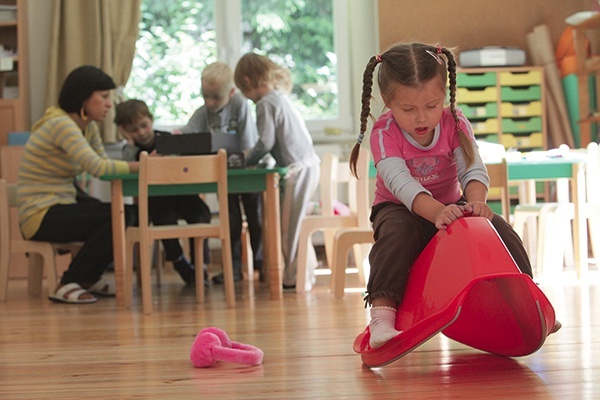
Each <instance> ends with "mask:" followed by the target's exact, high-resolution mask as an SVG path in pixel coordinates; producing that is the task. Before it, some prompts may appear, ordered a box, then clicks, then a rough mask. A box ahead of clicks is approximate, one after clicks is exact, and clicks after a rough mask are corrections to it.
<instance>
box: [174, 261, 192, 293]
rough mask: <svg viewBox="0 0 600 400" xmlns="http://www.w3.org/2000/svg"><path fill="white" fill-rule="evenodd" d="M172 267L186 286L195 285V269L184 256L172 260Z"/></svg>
mask: <svg viewBox="0 0 600 400" xmlns="http://www.w3.org/2000/svg"><path fill="white" fill-rule="evenodd" d="M173 267H174V268H175V271H177V272H178V273H179V275H180V276H181V279H183V281H184V282H185V283H186V284H187V285H188V286H195V285H196V270H195V268H194V266H193V265H192V264H190V262H189V261H188V260H187V259H186V258H185V257H184V256H181V257H179V258H178V259H177V260H175V261H173Z"/></svg>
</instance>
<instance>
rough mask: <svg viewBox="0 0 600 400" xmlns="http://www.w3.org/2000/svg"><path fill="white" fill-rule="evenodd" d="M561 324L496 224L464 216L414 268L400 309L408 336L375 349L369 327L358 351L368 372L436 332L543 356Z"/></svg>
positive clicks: (504, 351) (496, 350) (501, 351)
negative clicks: (541, 350)
mask: <svg viewBox="0 0 600 400" xmlns="http://www.w3.org/2000/svg"><path fill="white" fill-rule="evenodd" d="M555 323H556V320H555V315H554V309H553V308H552V305H551V304H550V302H549V301H548V299H547V298H546V296H545V295H544V293H542V291H541V290H540V289H539V288H538V287H537V285H536V284H535V283H534V282H533V281H532V280H531V278H530V277H529V276H528V275H525V274H522V273H521V272H520V271H519V269H518V267H517V265H516V264H515V262H514V260H513V258H512V257H511V255H510V253H509V252H508V250H507V249H506V247H505V245H504V243H503V242H502V240H501V239H500V237H499V236H498V234H497V232H496V230H495V229H494V228H493V226H492V225H491V223H490V222H489V221H488V220H487V219H486V218H483V217H465V218H460V219H458V220H457V221H455V222H454V223H453V224H452V225H450V226H449V227H448V228H447V229H446V230H441V231H439V232H438V233H437V234H436V235H435V236H434V237H433V238H432V239H431V241H430V242H429V243H428V244H427V246H426V247H425V249H424V250H423V252H422V253H421V255H420V256H419V257H418V258H417V260H416V262H415V264H414V265H413V267H412V270H411V273H410V276H409V279H408V284H407V288H406V293H405V295H404V299H403V301H402V303H401V304H400V305H399V306H398V314H397V317H396V329H398V330H401V331H402V333H401V334H400V335H398V336H397V337H395V338H394V339H392V340H391V341H389V342H388V343H386V344H385V345H384V346H382V347H380V348H376V349H372V348H371V347H370V346H369V328H368V327H367V328H366V329H365V330H364V331H363V332H362V333H361V334H360V335H358V337H357V338H356V339H355V340H354V351H355V352H357V353H359V354H360V355H361V358H362V361H363V363H364V364H365V365H366V366H368V367H380V366H383V365H386V364H389V363H391V362H392V361H395V360H397V359H398V358H400V357H402V356H404V355H406V354H407V353H409V352H410V351H412V350H413V349H415V348H416V347H418V346H419V345H421V344H423V343H424V342H425V341H427V340H428V339H430V338H431V337H433V336H434V335H435V334H437V333H438V332H442V333H443V334H444V335H446V336H447V337H449V338H450V339H453V340H456V341H457V342H460V343H463V344H466V345H468V346H471V347H474V348H476V349H479V350H483V351H486V352H489V353H492V354H497V355H501V356H509V357H518V356H525V355H528V354H531V353H533V352H535V351H537V350H538V349H539V348H540V347H541V346H542V345H543V344H544V341H545V340H546V337H547V336H548V335H549V334H550V333H551V332H552V330H553V329H554V325H555Z"/></svg>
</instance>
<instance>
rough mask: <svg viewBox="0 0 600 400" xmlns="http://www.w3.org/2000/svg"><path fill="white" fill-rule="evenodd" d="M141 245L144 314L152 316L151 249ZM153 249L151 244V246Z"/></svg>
mask: <svg viewBox="0 0 600 400" xmlns="http://www.w3.org/2000/svg"><path fill="white" fill-rule="evenodd" d="M144 247H145V246H143V245H142V243H140V274H141V278H142V303H143V309H144V314H146V315H150V314H152V273H151V271H150V269H151V268H150V251H151V248H148V247H146V248H144ZM149 247H151V244H150V246H149Z"/></svg>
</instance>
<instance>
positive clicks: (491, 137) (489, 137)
mask: <svg viewBox="0 0 600 400" xmlns="http://www.w3.org/2000/svg"><path fill="white" fill-rule="evenodd" d="M475 139H477V140H482V141H484V142H488V143H500V141H499V140H498V134H493V135H489V134H475Z"/></svg>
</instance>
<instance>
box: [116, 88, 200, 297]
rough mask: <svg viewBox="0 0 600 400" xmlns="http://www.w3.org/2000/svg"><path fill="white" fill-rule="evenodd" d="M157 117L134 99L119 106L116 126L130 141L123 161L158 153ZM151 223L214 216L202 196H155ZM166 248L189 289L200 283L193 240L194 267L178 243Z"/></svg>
mask: <svg viewBox="0 0 600 400" xmlns="http://www.w3.org/2000/svg"><path fill="white" fill-rule="evenodd" d="M153 121H154V117H153V115H152V113H151V112H150V110H149V109H148V106H147V105H146V103H144V102H143V101H141V100H136V99H131V100H127V101H124V102H123V103H120V104H119V105H117V108H116V115H115V123H116V124H117V127H118V129H119V132H120V133H121V134H122V135H123V137H124V138H125V139H126V140H127V143H126V144H125V146H124V147H123V159H124V160H130V161H134V160H135V161H137V160H139V157H140V153H141V152H142V151H147V152H148V153H152V152H153V151H154V150H155V144H154V142H155V140H154V139H155V132H154V129H153V125H154V122H153ZM148 208H149V213H150V220H151V221H152V223H153V224H155V225H176V224H177V220H178V219H184V220H185V221H187V222H188V223H208V222H210V220H211V212H210V209H209V208H208V206H207V205H206V203H204V201H203V200H202V199H201V198H200V196H198V195H179V196H153V197H150V199H149V201H148ZM162 244H163V247H164V249H165V253H166V259H167V261H170V262H172V263H173V267H174V268H175V270H176V271H177V272H178V273H179V275H180V276H181V278H182V279H183V280H184V281H185V283H186V284H188V285H194V284H195V282H196V272H195V270H196V268H195V267H194V264H196V265H197V260H195V254H194V245H193V239H190V251H191V259H192V260H191V261H192V262H191V263H190V261H189V260H188V259H187V258H186V257H185V255H184V254H183V249H182V248H181V245H180V243H179V240H178V239H163V240H162ZM203 261H204V263H205V264H206V263H208V261H209V249H208V242H207V241H206V240H205V241H204V260H203ZM203 270H204V285H205V286H208V276H207V271H206V267H204V268H203Z"/></svg>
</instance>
